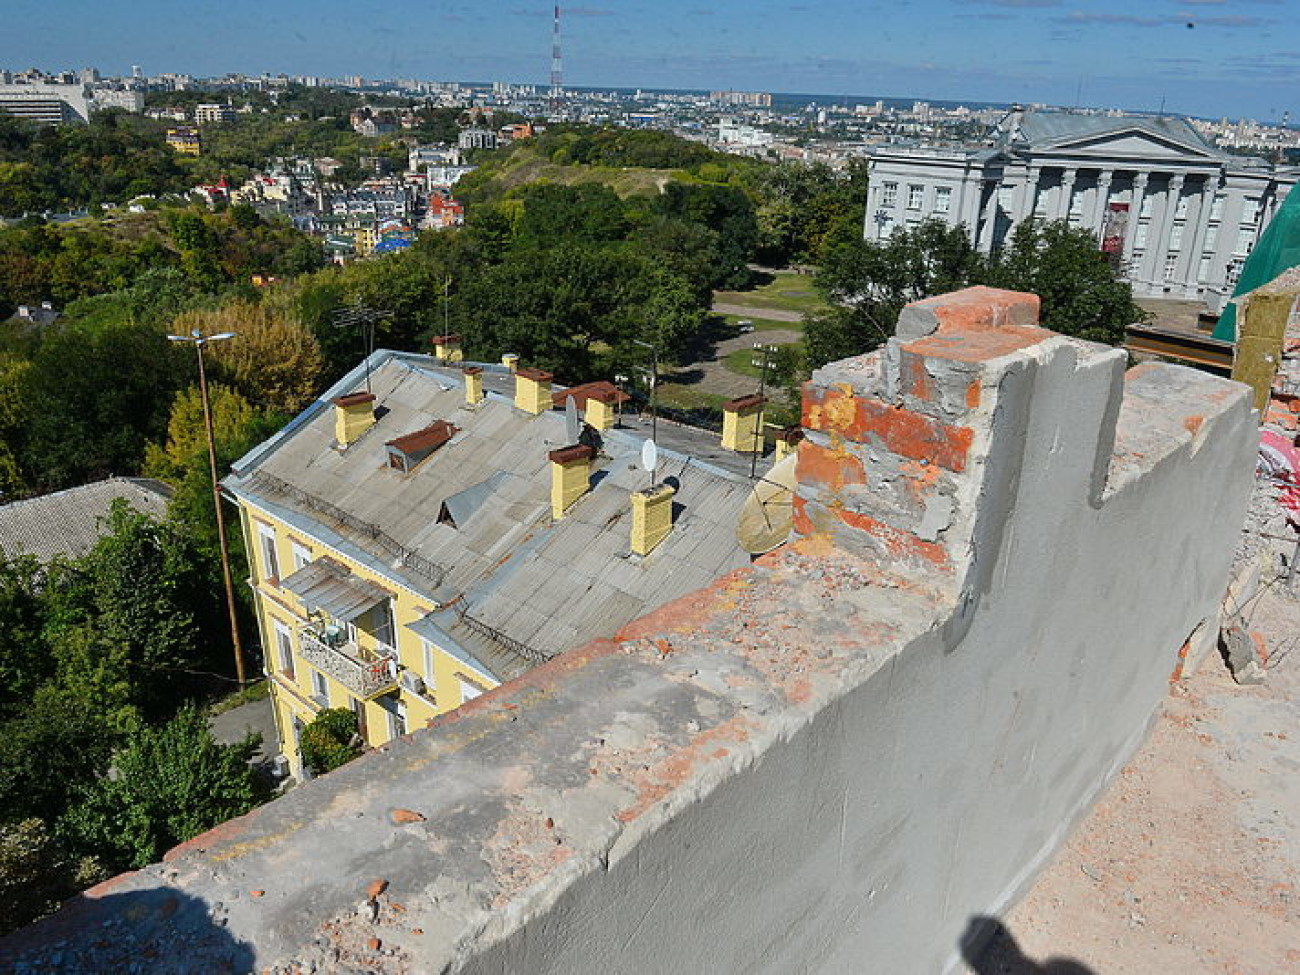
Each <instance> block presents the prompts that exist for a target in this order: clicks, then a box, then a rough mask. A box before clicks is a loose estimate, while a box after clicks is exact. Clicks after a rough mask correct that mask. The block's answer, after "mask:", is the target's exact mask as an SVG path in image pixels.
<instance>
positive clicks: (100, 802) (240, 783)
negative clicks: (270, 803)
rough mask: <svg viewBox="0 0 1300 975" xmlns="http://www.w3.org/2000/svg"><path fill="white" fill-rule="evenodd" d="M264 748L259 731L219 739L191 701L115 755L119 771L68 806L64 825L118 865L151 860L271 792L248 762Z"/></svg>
mask: <svg viewBox="0 0 1300 975" xmlns="http://www.w3.org/2000/svg"><path fill="white" fill-rule="evenodd" d="M260 747H261V736H260V735H257V734H251V735H249V736H248V737H247V738H245V739H244V740H243V741H242V742H240V743H238V744H235V745H222V744H219V743H218V742H217V741H216V740H214V739H213V737H212V733H211V732H210V731H209V730H208V722H207V717H206V716H205V715H204V713H203V711H201V710H200V709H199V708H197V707H193V706H188V707H185V708H183V709H182V710H181V711H180V713H179V714H177V715H176V717H174V718H173V719H172V720H170V721H169V722H167V723H166V724H165V725H163V726H162V727H160V728H147V727H146V728H141V729H140V730H139V731H138V732H136V733H135V734H133V735H132V736H131V737H130V739H129V740H128V741H127V744H126V746H125V747H124V748H123V749H122V750H121V751H119V752H117V754H115V755H114V756H113V774H111V775H104V776H102V777H100V779H99V780H98V781H97V782H96V783H95V785H94V786H93V787H92V788H91V789H90V791H89V792H88V794H87V795H86V797H85V798H84V799H83V800H82V801H81V802H79V803H78V804H77V805H75V806H74V807H73V808H72V809H71V810H69V812H68V814H67V815H66V816H65V817H64V819H63V821H62V825H61V830H62V832H63V833H64V834H65V835H66V836H68V837H69V839H70V840H72V841H73V842H75V843H76V844H77V845H78V846H80V847H81V848H84V849H88V850H92V851H94V852H95V853H97V854H98V855H99V856H100V857H101V858H102V859H103V861H104V862H105V863H107V864H109V865H111V866H113V867H116V868H120V869H125V868H130V867H142V866H145V865H146V864H149V863H152V862H154V861H156V860H158V859H160V858H161V856H162V854H163V853H165V852H166V851H167V850H168V849H170V848H171V847H173V846H175V845H176V844H178V843H183V842H184V841H186V840H189V839H192V838H194V837H195V836H198V835H199V834H200V833H202V832H203V831H205V830H208V829H211V828H212V827H213V826H216V825H218V824H219V823H223V822H225V821H226V820H228V819H231V818H232V817H235V816H240V815H242V814H244V813H246V812H248V810H250V809H252V808H253V807H254V806H256V805H257V804H258V803H259V802H261V801H262V800H263V799H264V798H265V796H264V793H263V792H262V790H261V789H260V788H259V786H258V784H257V780H256V777H255V776H254V773H253V770H252V769H251V768H250V766H249V760H250V759H251V758H252V757H253V755H254V754H256V753H257V751H258V749H259V748H260Z"/></svg>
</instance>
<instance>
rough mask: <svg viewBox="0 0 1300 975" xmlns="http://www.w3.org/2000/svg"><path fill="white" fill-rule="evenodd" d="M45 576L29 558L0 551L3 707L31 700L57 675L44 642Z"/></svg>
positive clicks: (0, 690)
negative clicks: (40, 687) (46, 681)
mask: <svg viewBox="0 0 1300 975" xmlns="http://www.w3.org/2000/svg"><path fill="white" fill-rule="evenodd" d="M44 584H45V573H44V571H43V570H42V569H41V566H40V564H39V563H38V562H37V561H36V560H35V559H34V558H32V557H31V556H30V555H17V556H14V557H8V556H6V555H5V554H4V552H3V551H0V706H3V705H8V704H17V703H19V702H22V701H26V700H29V699H30V698H31V696H32V695H33V694H35V693H36V688H37V687H39V686H40V684H41V683H42V682H43V681H45V680H47V679H48V678H49V677H50V676H51V675H52V674H53V672H54V666H53V661H51V660H50V657H49V654H48V653H47V652H46V649H45V647H44V646H43V643H42V640H41V628H42V627H43V626H44V622H45V612H44V606H43V604H42V600H41V590H42V588H43V586H44Z"/></svg>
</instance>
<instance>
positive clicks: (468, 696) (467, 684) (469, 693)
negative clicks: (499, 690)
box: [459, 677, 483, 704]
mask: <svg viewBox="0 0 1300 975" xmlns="http://www.w3.org/2000/svg"><path fill="white" fill-rule="evenodd" d="M459 681H460V703H461V704H468V703H469V702H470V701H472V700H474V698H476V697H478V696H479V695H480V694H482V693H483V688H481V687H479V686H478V685H477V684H475V683H473V682H472V681H468V680H466V679H465V678H464V677H460V678H459Z"/></svg>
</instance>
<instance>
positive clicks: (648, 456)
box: [641, 440, 659, 477]
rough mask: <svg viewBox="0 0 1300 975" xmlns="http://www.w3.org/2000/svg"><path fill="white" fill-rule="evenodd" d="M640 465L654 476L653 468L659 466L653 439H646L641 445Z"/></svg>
mask: <svg viewBox="0 0 1300 975" xmlns="http://www.w3.org/2000/svg"><path fill="white" fill-rule="evenodd" d="M641 466H642V467H643V468H645V469H646V470H647V471H649V472H650V476H651V477H654V473H655V470H656V469H657V468H658V467H659V448H658V447H656V446H655V442H654V441H653V440H647V441H646V442H645V443H643V444H642V445H641Z"/></svg>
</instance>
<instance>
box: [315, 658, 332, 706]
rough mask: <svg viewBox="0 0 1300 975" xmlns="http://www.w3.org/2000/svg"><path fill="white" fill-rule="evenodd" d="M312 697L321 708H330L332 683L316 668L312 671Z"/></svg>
mask: <svg viewBox="0 0 1300 975" xmlns="http://www.w3.org/2000/svg"><path fill="white" fill-rule="evenodd" d="M311 696H312V699H313V700H315V701H316V703H317V704H319V705H320V706H321V707H325V708H328V707H329V706H330V682H329V680H328V678H326V676H325V675H324V674H322V673H321V672H320V671H319V670H317V669H316V668H315V667H313V668H312V669H311Z"/></svg>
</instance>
